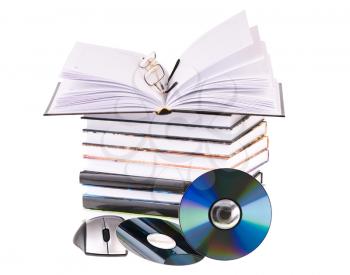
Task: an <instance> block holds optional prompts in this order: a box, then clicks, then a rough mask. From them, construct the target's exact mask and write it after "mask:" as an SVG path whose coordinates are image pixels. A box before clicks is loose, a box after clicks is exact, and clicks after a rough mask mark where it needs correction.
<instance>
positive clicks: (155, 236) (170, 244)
mask: <svg viewBox="0 0 350 275" xmlns="http://www.w3.org/2000/svg"><path fill="white" fill-rule="evenodd" d="M147 241H148V242H149V243H150V244H151V245H153V246H155V247H158V248H161V249H172V248H174V247H175V246H176V242H175V241H174V240H173V238H171V237H169V236H167V235H164V234H160V233H152V234H149V235H148V236H147Z"/></svg>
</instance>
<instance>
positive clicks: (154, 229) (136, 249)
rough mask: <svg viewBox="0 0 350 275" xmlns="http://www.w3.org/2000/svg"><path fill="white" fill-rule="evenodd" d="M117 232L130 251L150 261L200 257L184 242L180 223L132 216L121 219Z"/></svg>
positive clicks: (192, 260) (177, 261)
mask: <svg viewBox="0 0 350 275" xmlns="http://www.w3.org/2000/svg"><path fill="white" fill-rule="evenodd" d="M116 233H117V236H118V239H119V240H120V242H121V243H122V244H123V245H124V246H125V247H126V248H127V249H128V250H129V251H131V252H133V253H135V254H137V255H139V256H141V257H143V258H145V259H147V260H150V261H153V262H157V263H161V264H166V265H189V264H194V263H196V262H199V261H201V260H202V259H203V256H202V255H200V254H198V253H197V252H196V251H194V250H193V249H192V248H191V247H190V246H189V245H188V244H187V243H186V241H185V239H184V237H183V235H182V234H181V229H180V227H179V226H178V225H177V224H175V223H172V222H170V221H165V220H162V219H156V218H133V219H129V220H126V221H123V222H122V223H121V224H120V225H119V227H118V228H117V230H116ZM157 239H158V240H157ZM156 243H158V244H156Z"/></svg>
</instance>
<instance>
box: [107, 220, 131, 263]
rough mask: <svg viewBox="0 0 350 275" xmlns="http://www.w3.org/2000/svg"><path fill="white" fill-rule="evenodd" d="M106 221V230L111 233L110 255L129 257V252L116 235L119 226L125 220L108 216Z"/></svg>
mask: <svg viewBox="0 0 350 275" xmlns="http://www.w3.org/2000/svg"><path fill="white" fill-rule="evenodd" d="M104 220H105V225H106V228H108V229H109V232H110V240H109V242H108V250H109V254H110V255H124V256H125V255H127V250H126V249H125V247H124V246H123V245H122V244H121V242H120V241H119V239H118V237H117V233H116V231H117V228H118V226H119V224H120V223H122V222H123V221H124V219H123V218H121V217H118V216H106V217H105V218H104Z"/></svg>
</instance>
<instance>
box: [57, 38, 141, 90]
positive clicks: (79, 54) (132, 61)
mask: <svg viewBox="0 0 350 275" xmlns="http://www.w3.org/2000/svg"><path fill="white" fill-rule="evenodd" d="M142 56H143V55H142V54H139V53H135V52H130V51H125V50H119V49H113V48H109V47H103V46H97V45H91V44H86V43H80V42H78V43H76V44H75V46H74V48H73V50H72V51H71V53H70V55H69V56H68V58H67V61H66V63H65V65H64V67H63V70H62V74H63V76H64V75H65V74H66V73H68V74H71V75H76V76H85V77H88V79H89V80H105V81H110V82H114V83H120V84H124V85H127V86H134V80H133V76H134V75H135V72H136V71H137V70H138V68H139V62H140V60H141V58H142Z"/></svg>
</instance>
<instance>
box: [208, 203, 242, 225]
mask: <svg viewBox="0 0 350 275" xmlns="http://www.w3.org/2000/svg"><path fill="white" fill-rule="evenodd" d="M209 217H210V221H211V223H212V224H213V225H214V226H215V227H217V228H219V229H231V228H233V227H234V226H236V225H237V224H238V223H239V221H240V220H241V209H240V207H239V206H238V205H237V204H236V203H235V202H234V201H232V200H228V199H222V200H219V201H217V202H215V203H214V204H213V205H212V207H211V209H210V212H209Z"/></svg>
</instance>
